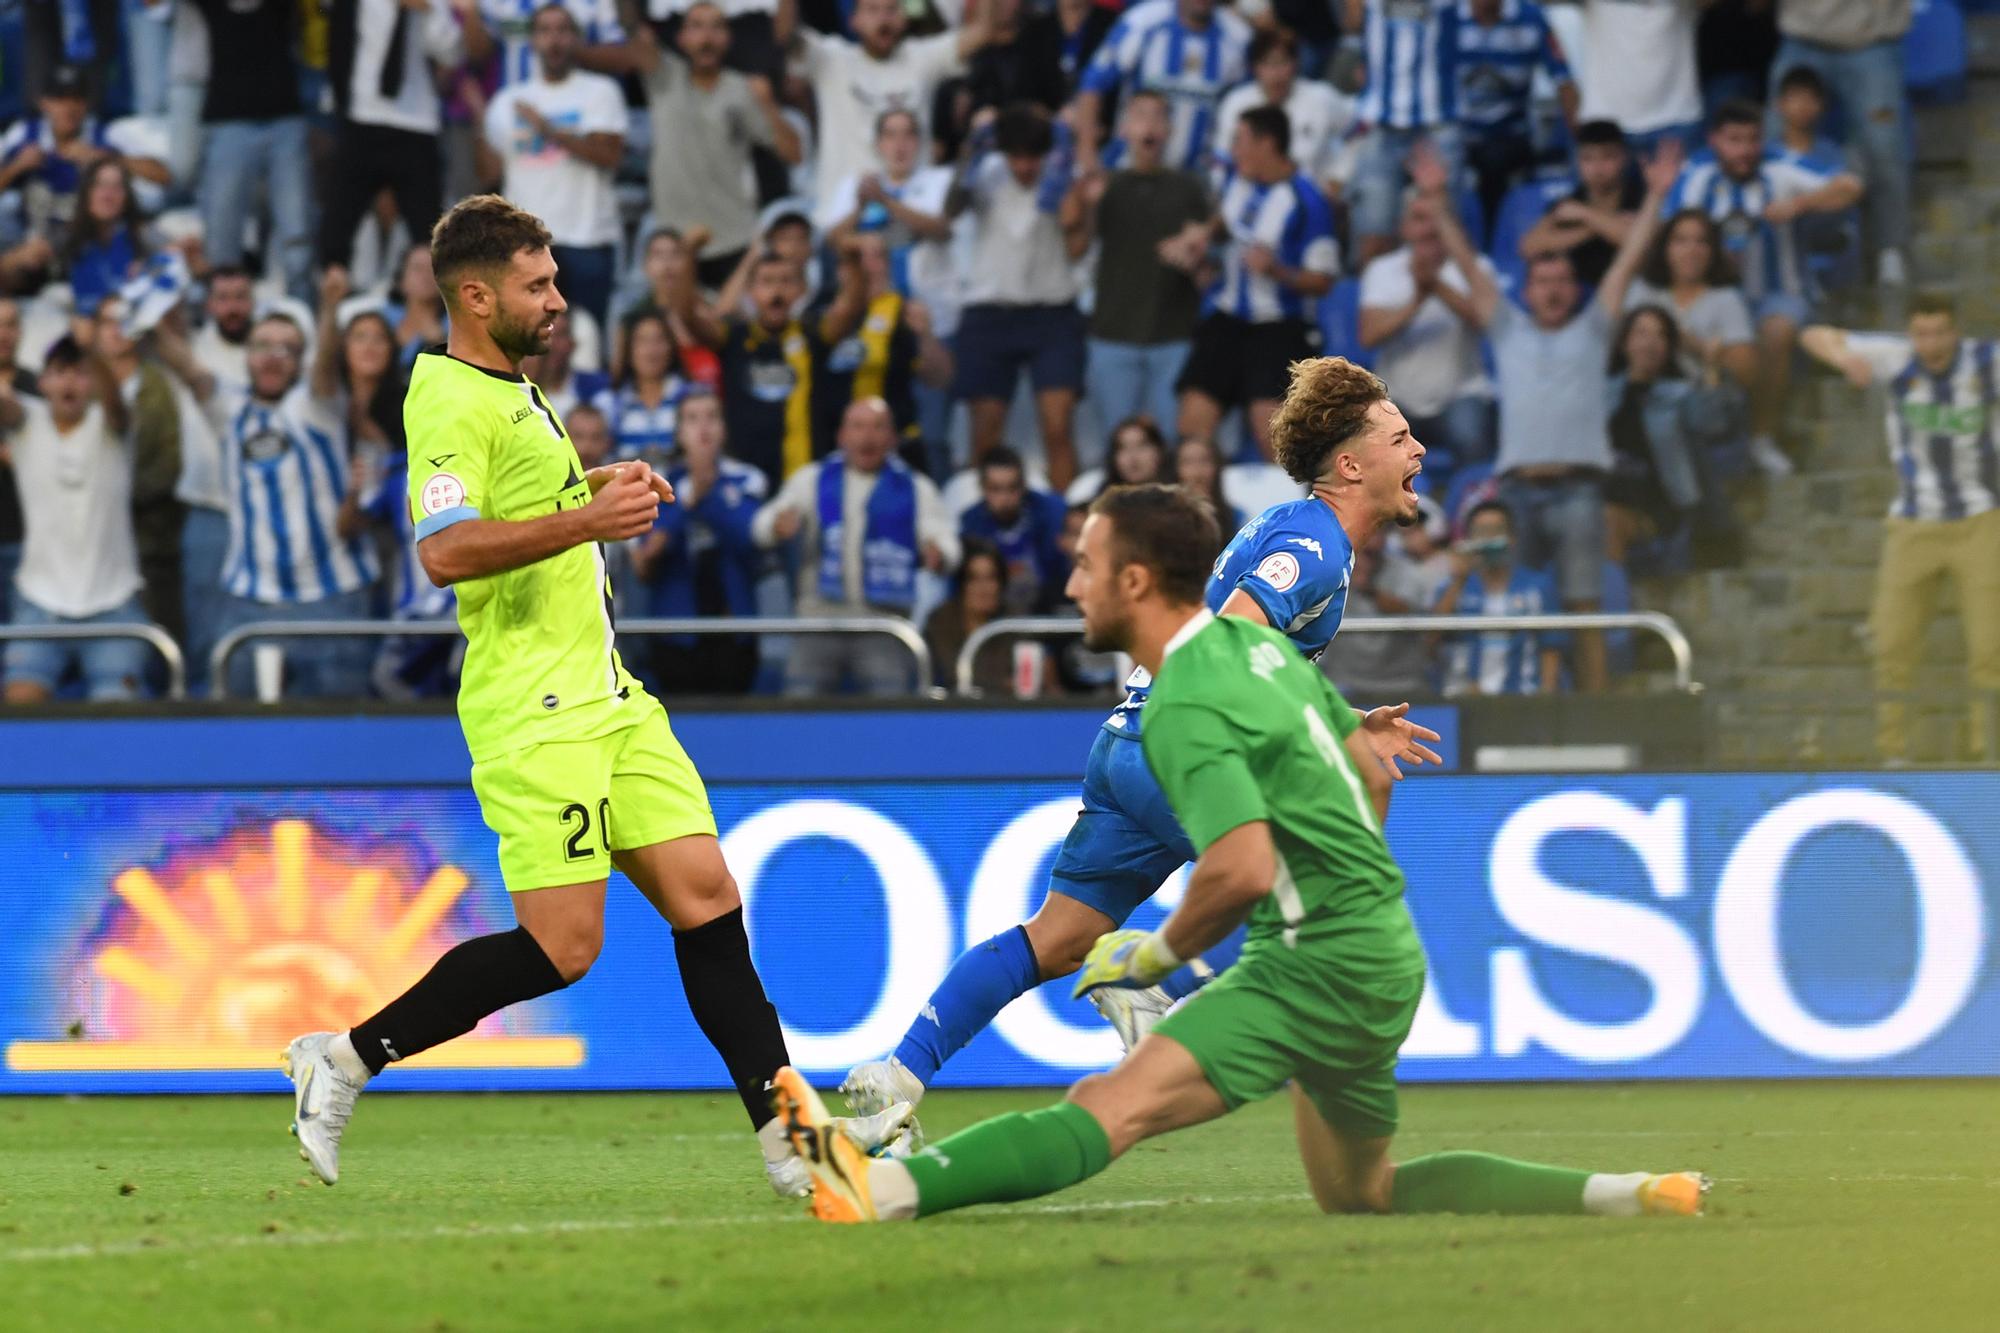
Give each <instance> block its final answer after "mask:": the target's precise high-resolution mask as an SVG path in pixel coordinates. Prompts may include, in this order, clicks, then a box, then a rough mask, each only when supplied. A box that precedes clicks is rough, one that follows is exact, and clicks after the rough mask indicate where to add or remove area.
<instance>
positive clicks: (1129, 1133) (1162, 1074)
mask: <svg viewBox="0 0 2000 1333" xmlns="http://www.w3.org/2000/svg"><path fill="white" fill-rule="evenodd" d="M1204 531H1205V532H1206V536H1207V543H1206V546H1204V544H1203V542H1202V541H1201V540H1200V538H1201V536H1202V535H1203V534H1204ZM1218 536H1219V534H1218V533H1217V531H1216V528H1215V522H1214V519H1213V518H1211V517H1210V516H1209V513H1208V510H1207V509H1206V507H1205V506H1203V505H1201V504H1200V503H1199V502H1198V501H1197V500H1195V498H1194V497H1193V496H1191V495H1190V494H1189V493H1188V492H1186V491H1182V490H1180V489H1178V488H1175V487H1168V486H1140V487H1129V488H1124V489H1120V490H1115V491H1112V492H1110V493H1108V494H1106V495H1104V496H1102V497H1100V498H1099V499H1098V501H1097V502H1096V504H1094V505H1093V506H1091V517H1090V519H1089V520H1088V522H1087V523H1086V524H1085V525H1084V530H1083V537H1082V541H1081V544H1080V546H1079V549H1078V553H1077V559H1076V568H1075V571H1074V573H1073V574H1072V575H1071V577H1070V584H1069V592H1070V595H1071V597H1073V598H1074V599H1075V600H1076V602H1077V604H1078V606H1079V607H1080V608H1081V609H1082V611H1083V620H1084V636H1085V637H1084V641H1085V642H1086V643H1087V644H1088V645H1089V646H1090V647H1092V648H1094V649H1098V650H1114V649H1115V650H1118V651H1122V652H1127V653H1130V654H1131V655H1132V657H1133V659H1134V660H1135V661H1137V662H1138V663H1139V664H1140V665H1141V666H1143V667H1145V668H1146V669H1147V670H1148V671H1149V672H1151V673H1152V675H1153V678H1154V679H1153V689H1152V696H1151V699H1150V701H1149V702H1148V704H1147V706H1146V714H1147V716H1146V730H1145V736H1144V739H1143V741H1142V747H1143V749H1144V753H1145V758H1146V762H1147V764H1148V766H1149V767H1150V768H1151V769H1152V771H1153V772H1154V773H1155V774H1156V775H1157V776H1158V778H1159V781H1160V786H1161V788H1162V789H1163V791H1164V792H1165V795H1166V801H1167V804H1168V805H1169V806H1170V807H1171V809H1172V811H1173V813H1174V814H1175V815H1176V816H1177V817H1178V818H1179V819H1180V820H1181V823H1182V826H1183V827H1184V828H1185V829H1186V830H1187V833H1188V835H1189V837H1190V838H1192V840H1193V841H1194V843H1195V844H1196V845H1197V846H1198V847H1199V848H1200V850H1201V857H1200V860H1199V861H1198V862H1197V863H1196V865H1195V870H1194V877H1193V879H1192V880H1191V881H1190V882H1189V884H1188V890H1187V896H1186V897H1185V898H1184V899H1183V900H1182V902H1181V904H1180V906H1178V907H1177V908H1175V909H1174V912H1173V914H1172V915H1171V916H1169V917H1168V918H1167V921H1166V923H1165V924H1164V925H1163V926H1161V927H1160V929H1158V930H1156V931H1154V932H1152V933H1151V934H1147V933H1145V932H1143V931H1136V930H1126V931H1117V932H1114V933H1111V934H1108V935H1106V936H1104V938H1102V939H1100V940H1099V941H1097V943H1096V944H1095V946H1093V947H1092V948H1091V950H1090V954H1089V957H1088V958H1087V959H1086V960H1085V962H1084V966H1083V970H1082V973H1081V975H1080V976H1079V977H1078V978H1077V987H1076V989H1077V992H1078V993H1079V994H1082V993H1087V992H1094V991H1098V990H1103V989H1135V988H1137V989H1143V988H1146V987H1150V986H1155V985H1158V984H1159V982H1160V980H1161V979H1162V978H1164V977H1167V976H1169V975H1171V974H1172V973H1174V972H1175V971H1176V970H1178V969H1179V968H1180V967H1181V966H1182V965H1183V960H1184V959H1188V958H1193V957H1196V956H1197V955H1199V954H1200V953H1201V951H1202V950H1204V949H1207V948H1209V947H1211V946H1213V945H1214V944H1215V943H1217V942H1218V941H1219V940H1221V939H1223V938H1224V937H1225V936H1226V935H1228V934H1229V933H1230V932H1231V931H1233V930H1235V929H1236V927H1237V926H1238V925H1240V924H1242V923H1243V922H1244V921H1245V920H1246V919H1247V921H1248V923H1249V940H1248V942H1247V943H1246V944H1245V945H1244V947H1243V953H1242V957H1241V958H1240V959H1238V960H1237V962H1236V964H1235V965H1234V966H1233V967H1231V968H1230V970H1229V971H1228V972H1227V973H1225V974H1224V975H1223V976H1222V977H1221V978H1220V979H1219V980H1217V981H1215V982H1214V983H1213V984H1211V985H1209V986H1207V987H1206V988H1204V989H1203V990H1202V991H1201V992H1200V993H1199V994H1198V995H1196V996H1195V997H1194V998H1192V999H1191V1000H1189V1001H1188V1002H1187V1003H1186V1004H1185V1005H1183V1006H1182V1007H1181V1008H1179V1009H1178V1010H1176V1011H1175V1012H1173V1013H1171V1014H1169V1015H1167V1016H1166V1017H1165V1018H1163V1019H1161V1020H1160V1022H1159V1024H1158V1025H1157V1026H1156V1027H1155V1028H1154V1029H1153V1030H1152V1032H1151V1033H1150V1034H1149V1035H1147V1036H1146V1038H1145V1039H1144V1040H1143V1041H1141V1042H1140V1044H1139V1046H1138V1048H1137V1049H1136V1050H1134V1051H1133V1052H1132V1054H1131V1055H1130V1056H1129V1057H1127V1058H1126V1060H1125V1062H1124V1063H1123V1064H1121V1065H1119V1066H1118V1067H1117V1068H1116V1069H1114V1070H1112V1071H1111V1072H1110V1073H1108V1074H1095V1075H1092V1076H1091V1077H1089V1078H1086V1079H1084V1080H1083V1081H1082V1082H1080V1083H1078V1084H1077V1085H1076V1086H1075V1087H1073V1088H1071V1089H1070V1093H1069V1098H1068V1100H1066V1101H1065V1102H1063V1103H1061V1104H1060V1105H1057V1106H1053V1107H1049V1108H1047V1109H1045V1110H1041V1111H1034V1112H1030V1113H1027V1114H1019V1113H1016V1114H1011V1115H1004V1116H998V1117H995V1118H994V1119H991V1120H986V1121H983V1122H981V1123H980V1124H977V1125H974V1126H972V1127H971V1128H970V1129H967V1130H964V1131H963V1132H961V1133H958V1134H955V1135H953V1136H951V1137H950V1138H948V1139H945V1140H943V1141H942V1142H940V1143H938V1144H936V1145H935V1146H934V1147H931V1148H928V1149H926V1150H924V1151H923V1152H921V1153H919V1154H917V1155H916V1156H914V1157H911V1158H908V1159H907V1160H895V1159H888V1158H884V1159H871V1158H869V1157H868V1156H867V1154H866V1151H865V1149H864V1148H863V1147H862V1146H861V1145H859V1144H857V1143H855V1142H854V1140H852V1139H851V1138H850V1137H849V1136H848V1135H847V1134H846V1133H845V1132H844V1131H843V1130H842V1129H841V1128H840V1127H839V1125H837V1124H835V1123H834V1122H833V1121H831V1120H830V1119H829V1117H828V1116H827V1114H826V1109H825V1107H823V1106H822V1105H821V1104H820V1100H819V1097H818V1095H817V1094H816V1093H814V1091H813V1090H812V1087H811V1085H810V1084H808V1083H807V1082H806V1081H805V1079H804V1078H803V1077H802V1076H801V1075H800V1074H799V1073H798V1071H796V1070H793V1069H789V1068H788V1069H784V1070H780V1071H779V1073H778V1078H777V1091H776V1094H775V1100H776V1102H777V1104H778V1108H779V1115H780V1118H781V1119H782V1120H783V1122H784V1123H785V1126H786V1132H787V1134H788V1135H789V1136H790V1138H791V1141H792V1143H793V1144H794V1146H795V1147H797V1149H798V1151H799V1153H800V1155H801V1156H802V1157H804V1158H805V1159H806V1160H807V1161H808V1162H809V1163H810V1164H811V1167H812V1172H813V1177H814V1191H813V1212H814V1214H815V1215H816V1216H817V1217H819V1218H820V1219H821V1220H823V1221H828V1222H877V1221H881V1222H886V1221H897V1220H905V1219H910V1218H916V1217H929V1216H931V1215H933V1214H935V1213H941V1212H945V1211H947V1210H949V1209H953V1208H963V1207H965V1206H967V1205H969V1204H976V1203H998V1202H1006V1201H1011V1200H1016V1199H1028V1198H1034V1197H1037V1196H1039V1195H1043V1194H1049V1193H1052V1192H1054V1191H1056V1190H1059V1189H1063V1188H1065V1187H1067V1186H1070V1185H1074V1184H1076V1183H1078V1182H1079V1181H1083V1180H1087V1179H1089V1178H1090V1177H1091V1176H1093V1175H1096V1174H1097V1173H1098V1172H1099V1171H1102V1170H1103V1169H1104V1168H1105V1167H1106V1166H1108V1165H1109V1164H1110V1163H1111V1160H1112V1159H1113V1158H1115V1157H1117V1156H1119V1155H1120V1154H1122V1153H1124V1152H1125V1151H1126V1150H1128V1149H1129V1148H1131V1147H1132V1146H1133V1145H1134V1144H1136V1143H1138V1142H1140V1141H1141V1140H1143V1139H1148V1138H1152V1137H1153V1136H1155V1135H1159V1134H1165V1133H1167V1132H1169V1131H1171V1130H1175V1129H1180V1128H1183V1127H1185V1126H1188V1125H1196V1124H1200V1123H1202V1122H1203V1121H1207V1120H1213V1119H1215V1118H1216V1117H1218V1116H1221V1115H1225V1114H1227V1113H1228V1112H1230V1111H1232V1110H1234V1109H1235V1108H1237V1107H1239V1106H1242V1105H1244V1104H1245V1103H1247V1102H1252V1101H1257V1100H1261V1099H1262V1098H1265V1097H1268V1096H1270V1095H1271V1094H1272V1093H1274V1092H1276V1091H1278V1089H1279V1088H1281V1087H1283V1086H1284V1085H1285V1084H1286V1082H1288V1081H1291V1082H1292V1083H1293V1090H1292V1103H1293V1112H1294V1117H1295V1120H1296V1123H1297V1128H1298V1140H1299V1155H1300V1156H1301V1158H1303V1159H1304V1162H1305V1168H1306V1175H1307V1179H1308V1181H1309V1182H1310V1184H1311V1186H1312V1192H1313V1197H1314V1199H1315V1200H1317V1201H1318V1203H1319V1205H1320V1207H1321V1208H1322V1209H1323V1210H1325V1211H1327V1212H1377V1213H1387V1212H1399V1213H1429V1212H1457V1213H1598V1214H1605V1215H1611V1216H1632V1215H1636V1214H1639V1213H1695V1212H1699V1211H1700V1208H1701V1201H1702V1195H1703V1193H1704V1192H1705V1190H1706V1189H1707V1185H1708V1182H1707V1179H1706V1177H1703V1176H1701V1175H1699V1174H1697V1173H1694V1172H1680V1173H1675V1174H1670V1175H1648V1174H1645V1173H1634V1174H1630V1175H1597V1174H1592V1173H1590V1172H1587V1171H1574V1170H1567V1169H1563V1168H1560V1167H1552V1166H1538V1165H1534V1164H1531V1163H1527V1162H1516V1161H1510V1160H1508V1159H1506V1158H1502V1157H1493V1156H1489V1155H1487V1154H1484V1153H1468V1152H1449V1153H1436V1154H1433V1155H1431V1156H1427V1157H1419V1158H1416V1159H1415V1160H1413V1161H1408V1162H1404V1163H1401V1164H1400V1165H1398V1164H1394V1163H1391V1162H1390V1160H1389V1143H1390V1138H1391V1136H1392V1135H1393V1134H1394V1133H1395V1131H1396V1123H1397V1106H1396V1079H1395V1071H1396V1055H1397V1052H1398V1050H1399V1049H1400V1048H1401V1046H1402V1044H1403V1039H1404V1038H1405V1037H1406V1036H1408V1034H1409V1031H1410V1024H1411V1022H1412V1021H1413V1019H1414V1018H1415V1016H1416V1012H1417V1002H1418V999H1419V998H1420V997H1421V996H1422V994H1423V989H1424V954H1423V948H1422V946H1421V945H1420V944H1419V943H1418V940H1417V933H1416V929H1415V927H1414V926H1413V925H1412V924H1411V922H1410V916H1409V913H1408V911H1407V910H1406V909H1405V908H1404V905H1403V875H1402V872H1401V871H1400V870H1399V869H1398V868H1397V866H1396V863H1395V860H1394V859H1393V858H1392V857H1391V856H1390V853H1389V846H1388V843H1387V842H1386V841H1384V839H1383V836H1382V817H1383V816H1384V814H1386V812H1387V810H1388V804H1389V786H1390V779H1389V776H1388V774H1387V773H1386V772H1385V771H1384V769H1383V766H1382V763H1381V759H1380V755H1379V752H1378V750H1377V748H1376V747H1375V745H1374V744H1373V743H1372V742H1371V741H1369V740H1368V739H1366V738H1365V737H1364V736H1363V735H1362V733H1361V730H1360V728H1361V726H1362V724H1361V722H1360V720H1359V719H1358V718H1357V717H1356V715H1355V713H1354V711H1353V710H1352V709H1350V708H1349V707H1348V706H1347V704H1346V702H1345V701H1344V700H1343V699H1342V698H1341V697H1340V694H1339V692H1338V691H1336V690H1335V689H1334V688H1333V686H1332V685H1331V684H1329V683H1328V681H1327V680H1326V678H1325V676H1323V675H1322V674H1321V673H1320V672H1319V671H1317V670H1315V669H1314V668H1313V666H1312V665H1311V664H1310V663H1309V662H1307V661H1306V660H1305V659H1304V658H1303V657H1302V656H1301V655H1300V654H1299V653H1297V652H1296V651H1294V650H1293V649H1292V647H1291V646H1289V645H1288V643H1287V640H1286V638H1285V637H1284V636H1283V635H1281V634H1278V633H1276V632H1274V631H1273V630H1272V629H1270V628H1269V627H1267V626H1263V625H1257V624H1254V623H1252V622H1251V621H1250V620H1249V619H1248V618H1247V617H1233V616H1225V617H1217V616H1216V615H1214V614H1213V613H1212V612H1210V611H1208V610H1207V609H1206V608H1205V607H1204V606H1203V604H1202V603H1203V588H1204V585H1205V584H1206V583H1207V582H1208V562H1207V559H1206V557H1205V555H1204V554H1203V552H1204V550H1205V549H1212V548H1213V545H1214V543H1215V542H1216V540H1217V539H1218Z"/></svg>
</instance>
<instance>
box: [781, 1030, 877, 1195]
mask: <svg viewBox="0 0 2000 1333" xmlns="http://www.w3.org/2000/svg"><path fill="white" fill-rule="evenodd" d="M771 1083H772V1089H771V1109H772V1110H774V1111H776V1112H777V1113H778V1120H779V1123H781V1124H782V1125H784V1127H785V1138H786V1139H787V1140H789V1141H790V1143H791V1145H792V1151H793V1152H795V1153H797V1154H798V1155H799V1158H800V1160H802V1161H803V1162H804V1163H805V1166H806V1169H807V1170H808V1171H810V1172H811V1173H812V1179H813V1196H812V1212H813V1216H814V1217H816V1218H818V1219H819V1220H820V1221H822V1222H873V1221H875V1201H874V1200H873V1198H871V1197H870V1194H869V1189H868V1154H867V1152H866V1151H865V1150H864V1149H863V1148H862V1147H861V1145H860V1144H858V1143H856V1142H855V1141H854V1140H853V1139H852V1138H851V1137H849V1135H848V1133H847V1130H846V1129H845V1128H844V1127H843V1126H842V1125H841V1123H840V1122H839V1121H838V1120H836V1119H834V1117H833V1116H831V1115H829V1114H827V1109H826V1104H825V1103H824V1102H822V1101H821V1100H820V1099H819V1094H818V1093H817V1092H814V1091H813V1087H812V1084H810V1083H808V1082H806V1077H805V1075H804V1074H801V1073H800V1072H799V1071H798V1070H796V1069H794V1068H792V1067H791V1066H790V1065H786V1066H785V1067H784V1068H783V1069H780V1070H779V1071H778V1073H777V1075H776V1077H774V1078H773V1079H772V1080H771Z"/></svg>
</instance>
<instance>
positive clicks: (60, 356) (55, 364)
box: [42, 333, 85, 370]
mask: <svg viewBox="0 0 2000 1333" xmlns="http://www.w3.org/2000/svg"><path fill="white" fill-rule="evenodd" d="M84 359H85V353H84V350H83V344H82V343H80V342H78V341H77V340H76V338H75V337H74V336H72V335H70V334H67V333H65V334H64V335H63V336H62V337H60V338H58V339H56V340H55V341H54V342H52V343H50V344H49V350H48V351H46V352H44V353H42V369H43V370H68V369H70V368H71V367H73V366H80V365H82V364H83V363H84Z"/></svg>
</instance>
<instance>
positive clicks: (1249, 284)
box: [1208, 170, 1340, 324]
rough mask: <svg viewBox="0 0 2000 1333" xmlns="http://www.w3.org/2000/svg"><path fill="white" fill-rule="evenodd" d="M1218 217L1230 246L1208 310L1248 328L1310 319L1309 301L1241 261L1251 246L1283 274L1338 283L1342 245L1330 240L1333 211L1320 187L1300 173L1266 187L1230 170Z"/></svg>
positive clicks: (1310, 301) (1226, 178) (1211, 295)
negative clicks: (1321, 276)
mask: <svg viewBox="0 0 2000 1333" xmlns="http://www.w3.org/2000/svg"><path fill="white" fill-rule="evenodd" d="M1221 213H1222V220H1223V224H1224V225H1225V226H1226V227H1228V229H1229V244H1228V247H1227V248H1226V249H1225V250H1224V251H1223V257H1222V276H1221V278H1219V279H1218V280H1217V282H1216V284H1215V286H1214V288H1212V289H1211V290H1210V292H1209V294H1208V308H1209V309H1210V310H1212V311H1217V312H1220V313H1221V314H1225V315H1234V316H1236V317H1237V318H1238V319H1241V320H1246V321H1248V322H1249V323H1252V324H1273V323H1276V322H1277V321H1279V320H1283V319H1304V320H1310V319H1313V318H1314V311H1313V306H1314V303H1313V300H1312V298H1310V297H1307V296H1303V295H1301V294H1300V293H1298V292H1295V291H1293V290H1292V289H1291V288H1289V287H1286V286H1284V285H1282V284H1280V283H1279V282H1278V281H1276V280H1275V279H1273V278H1268V277H1259V276H1257V275H1256V274H1254V273H1252V272H1251V271H1250V270H1249V269H1248V268H1247V267H1245V266H1244V263H1243V259H1244V256H1245V255H1246V254H1247V253H1248V252H1249V250H1250V248H1251V247H1252V246H1254V245H1262V246H1264V247H1266V248H1267V249H1269V250H1271V251H1272V252H1273V253H1275V254H1276V255H1277V257H1278V262H1279V263H1281V264H1283V265H1285V266H1286V267H1287V268H1303V269H1311V270H1312V271H1313V272H1315V273H1325V274H1327V275H1328V276H1330V277H1338V276H1339V274H1340V244H1339V242H1337V241H1336V240H1334V235H1333V210H1332V209H1331V208H1329V207H1328V206H1327V202H1326V196H1325V195H1323V194H1321V193H1320V192H1319V187H1318V186H1317V185H1314V184H1313V182H1312V180H1311V178H1310V177H1308V176H1307V175H1306V174H1305V173H1304V172H1302V171H1301V172H1294V173H1293V174H1292V175H1291V176H1290V177H1289V178H1287V179H1285V180H1281V181H1279V182H1277V183H1276V184H1274V185H1265V184H1262V183H1260V182H1257V181H1253V180H1251V179H1250V178H1249V177H1247V176H1241V175H1238V174H1237V173H1236V172H1235V171H1233V170H1231V171H1228V172H1226V173H1225V174H1224V176H1223V185H1222V205H1221Z"/></svg>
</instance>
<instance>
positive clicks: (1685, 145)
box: [1625, 120, 1701, 162]
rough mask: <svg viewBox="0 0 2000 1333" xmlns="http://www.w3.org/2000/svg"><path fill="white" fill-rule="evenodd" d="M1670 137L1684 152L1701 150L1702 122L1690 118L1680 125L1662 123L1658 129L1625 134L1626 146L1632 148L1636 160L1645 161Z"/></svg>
mask: <svg viewBox="0 0 2000 1333" xmlns="http://www.w3.org/2000/svg"><path fill="white" fill-rule="evenodd" d="M1669 139H1671V140H1673V141H1674V142H1675V143H1678V144H1679V145H1680V146H1681V150H1682V151H1683V152H1686V153H1695V152H1698V151H1700V149H1701V122H1700V121H1698V120H1690V121H1686V122H1683V123H1682V124H1679V125H1662V126H1661V127H1660V128H1659V129H1657V130H1641V131H1640V132H1639V133H1637V134H1628V135H1626V136H1625V146H1626V147H1628V148H1630V149H1631V150H1632V157H1633V159H1634V160H1635V161H1639V162H1644V161H1645V160H1646V159H1647V158H1650V157H1651V156H1652V155H1653V154H1654V153H1655V152H1657V151H1659V147H1660V145H1661V144H1663V143H1666V142H1667V141H1668V140H1669Z"/></svg>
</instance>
